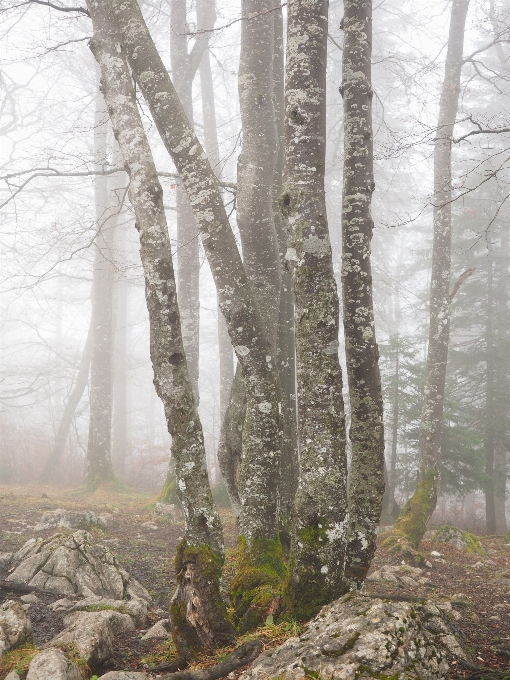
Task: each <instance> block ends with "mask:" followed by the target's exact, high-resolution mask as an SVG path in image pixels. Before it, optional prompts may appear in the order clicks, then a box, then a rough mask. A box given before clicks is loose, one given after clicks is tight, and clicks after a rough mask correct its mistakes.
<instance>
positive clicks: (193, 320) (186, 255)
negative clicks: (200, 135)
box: [159, 0, 215, 503]
mask: <svg viewBox="0 0 510 680" xmlns="http://www.w3.org/2000/svg"><path fill="white" fill-rule="evenodd" d="M170 15H171V38H170V61H171V65H172V74H173V78H174V84H175V89H176V92H177V95H178V97H179V100H180V102H181V105H182V108H183V109H184V113H185V114H186V117H187V119H188V121H189V123H190V125H191V126H193V124H194V122H193V99H192V88H193V80H194V78H195V74H196V72H197V69H198V67H199V64H200V61H201V60H202V57H203V54H204V53H205V51H206V50H207V47H208V44H209V36H210V29H211V28H212V27H213V25H214V21H215V13H214V11H213V12H211V11H210V5H209V4H208V3H207V2H206V0H199V3H198V6H197V15H198V19H199V20H198V22H197V24H198V25H197V36H196V39H195V43H194V46H193V49H192V50H191V52H190V53H188V37H189V36H188V35H187V34H188V33H189V27H188V23H187V12H186V0H170ZM175 191H176V197H175V198H176V212H177V261H178V267H177V294H178V298H179V310H180V314H181V328H182V339H183V342H184V349H185V351H186V360H187V362H188V369H189V373H190V378H191V382H192V385H193V392H194V394H195V400H196V402H197V404H198V402H199V399H200V395H199V389H198V378H199V345H200V342H199V340H200V338H199V330H200V259H199V255H200V253H199V243H198V230H197V225H196V223H195V217H194V215H193V210H192V208H191V206H190V204H189V200H188V197H187V195H186V189H185V188H184V186H183V184H182V181H181V179H180V178H179V179H178V180H177V181H176V187H175ZM174 489H175V479H174V472H173V467H172V465H169V466H168V472H167V476H166V480H165V483H164V485H163V489H162V490H161V493H160V495H159V499H160V500H162V501H166V502H172V503H173V502H174V500H175V499H174Z"/></svg>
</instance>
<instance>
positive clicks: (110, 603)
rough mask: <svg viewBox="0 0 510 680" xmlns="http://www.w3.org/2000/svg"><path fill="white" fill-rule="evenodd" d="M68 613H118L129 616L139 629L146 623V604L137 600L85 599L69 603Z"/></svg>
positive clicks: (95, 597)
mask: <svg viewBox="0 0 510 680" xmlns="http://www.w3.org/2000/svg"><path fill="white" fill-rule="evenodd" d="M70 604H71V606H70V607H69V608H68V609H69V613H71V612H79V611H107V610H113V611H118V612H120V613H121V614H129V616H131V618H132V619H133V621H134V623H135V626H137V627H139V628H141V627H142V626H144V625H145V624H146V622H147V602H146V601H145V600H139V599H138V598H136V599H132V600H113V599H111V598H108V597H97V596H94V597H86V598H85V599H84V600H80V601H79V602H77V603H76V604H73V603H72V602H71V603H70Z"/></svg>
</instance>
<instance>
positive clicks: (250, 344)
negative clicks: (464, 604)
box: [112, 0, 283, 607]
mask: <svg viewBox="0 0 510 680" xmlns="http://www.w3.org/2000/svg"><path fill="white" fill-rule="evenodd" d="M112 5H113V9H114V11H115V14H116V16H117V19H118V22H119V25H120V33H121V38H122V44H123V48H124V49H125V51H126V55H127V58H128V61H129V64H130V66H131V69H132V73H133V76H134V77H135V79H136V81H137V83H138V85H139V87H140V89H141V91H142V94H143V96H144V98H145V100H146V102H147V104H148V106H149V108H150V111H151V114H152V117H153V120H154V122H155V124H156V126H157V128H158V131H159V133H160V135H161V138H162V141H163V142H164V144H165V146H166V148H167V150H168V152H169V153H170V155H171V157H172V159H173V161H174V163H175V165H176V167H177V170H178V172H179V175H180V176H181V178H182V181H183V184H184V187H185V189H186V192H187V195H188V199H189V201H190V204H191V206H192V208H193V212H194V214H195V220H196V223H197V226H198V230H199V233H200V235H201V237H202V243H203V246H204V250H205V252H206V255H207V258H208V260H209V265H210V267H211V272H212V274H213V277H214V281H215V284H216V290H217V293H218V299H219V303H220V307H221V310H222V312H223V315H224V317H225V320H226V322H227V327H228V331H229V335H230V339H231V341H232V345H233V347H234V350H235V352H236V355H237V358H238V360H239V363H240V364H241V366H242V370H243V376H244V379H245V385H246V392H247V408H246V418H245V422H244V428H243V461H242V466H241V470H240V475H239V477H240V485H239V486H240V492H241V493H240V495H241V505H242V512H241V514H240V516H239V540H240V543H241V544H242V545H246V548H247V549H246V551H245V552H244V555H245V559H244V560H243V561H242V563H240V564H239V570H238V574H237V577H236V578H238V581H237V583H238V587H239V590H241V591H243V592H244V591H250V590H252V589H251V588H250V583H251V581H250V578H251V575H252V571H251V568H250V565H253V566H256V567H257V569H258V570H260V571H262V572H266V575H267V579H268V582H270V581H272V580H274V574H275V568H276V566H277V567H278V572H282V571H283V560H282V556H281V550H280V544H279V540H278V526H277V507H278V505H277V485H278V467H279V458H280V429H281V416H280V408H281V402H280V385H279V380H278V373H277V370H276V367H275V363H274V359H273V357H272V350H271V345H270V341H269V339H268V338H267V337H266V334H265V330H264V326H263V323H262V318H261V315H260V312H259V310H258V306H257V302H256V300H255V297H254V295H253V293H252V290H251V287H250V285H249V282H248V278H247V276H246V272H245V269H244V267H243V263H242V261H241V257H240V255H239V251H238V250H237V245H236V241H235V238H234V234H233V232H232V229H231V227H230V224H229V222H228V217H227V214H226V211H225V207H224V205H223V199H222V194H221V191H220V187H219V184H218V181H217V179H216V177H215V175H214V172H213V170H212V168H211V166H210V164H209V162H208V160H207V158H206V156H205V153H204V151H203V149H202V147H201V145H200V143H199V141H198V139H197V137H196V135H195V134H194V132H193V129H192V127H191V125H190V123H189V121H188V120H187V118H186V115H185V113H184V111H183V109H182V106H181V104H180V102H179V99H178V97H177V94H176V92H175V89H174V87H173V84H172V81H171V80H170V77H169V75H168V73H167V71H166V69H165V67H164V64H163V62H162V60H161V58H160V56H159V54H158V52H157V50H156V48H155V46H154V43H153V41H152V38H151V36H150V34H149V32H148V30H147V27H146V25H145V22H144V20H143V17H142V14H141V12H140V8H139V6H138V4H137V2H136V0H113V2H112ZM258 573H260V572H258ZM255 591H257V589H255ZM255 591H252V592H255ZM246 599H250V594H249V592H247V593H246ZM255 607H256V604H255Z"/></svg>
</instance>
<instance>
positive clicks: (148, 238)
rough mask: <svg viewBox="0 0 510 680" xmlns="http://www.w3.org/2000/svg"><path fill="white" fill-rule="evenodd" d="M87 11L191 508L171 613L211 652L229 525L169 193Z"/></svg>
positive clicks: (183, 643) (106, 34) (94, 2)
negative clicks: (211, 462)
mask: <svg viewBox="0 0 510 680" xmlns="http://www.w3.org/2000/svg"><path fill="white" fill-rule="evenodd" d="M88 9H89V11H90V14H91V17H92V22H93V27H94V37H93V40H92V43H91V47H92V51H93V53H94V55H95V57H96V59H97V60H98V62H99V64H100V67H101V73H102V86H103V90H104V93H105V97H106V101H107V103H108V110H109V113H110V118H111V121H112V127H113V130H114V134H115V136H116V138H117V141H118V143H119V146H120V149H121V152H122V155H123V158H124V161H125V163H126V167H127V169H128V173H129V176H130V185H129V199H130V201H131V205H132V206H133V210H134V212H135V216H136V226H137V229H138V231H139V234H140V243H141V250H140V255H141V260H142V266H143V270H144V276H145V293H146V300H147V308H148V311H149V321H150V329H151V360H152V364H153V368H154V384H155V387H156V390H157V392H158V395H159V397H160V398H161V400H162V402H163V405H164V408H165V415H166V420H167V424H168V430H169V432H170V434H171V436H172V452H173V458H174V461H175V468H176V477H177V488H178V493H179V497H180V500H181V502H182V505H183V508H184V517H185V525H186V534H185V538H184V540H183V541H181V543H180V544H179V546H178V549H177V555H176V571H177V581H178V588H177V592H176V594H175V595H174V598H173V600H172V603H171V607H170V612H171V619H172V623H173V627H174V631H173V632H174V641H175V644H176V647H177V649H178V651H179V652H181V654H182V655H184V656H188V655H189V649H191V650H197V649H212V648H214V647H216V646H222V645H224V644H227V643H228V642H229V641H230V639H231V638H232V632H233V631H232V629H231V626H230V625H229V624H228V622H227V618H226V611H225V606H224V604H223V601H222V599H221V595H220V591H219V578H220V576H221V565H222V561H223V537H222V528H221V522H220V518H219V516H218V513H217V511H216V508H215V506H214V503H213V499H212V494H211V490H210V487H209V480H208V477H207V467H206V457H205V446H204V439H203V433H202V426H201V423H200V418H199V416H198V412H197V407H196V402H195V399H194V394H193V387H192V382H191V379H190V377H189V372H188V365H187V361H186V357H185V352H184V345H183V341H182V335H181V325H180V318H179V308H178V305H177V290H176V284H175V277H174V270H173V263H172V253H171V246H170V239H169V236H168V227H167V223H166V217H165V211H164V207H163V192H162V189H161V185H160V183H159V180H158V176H157V172H156V167H155V165H154V160H153V158H152V153H151V150H150V147H149V144H148V141H147V138H146V136H145V132H144V129H143V124H142V121H141V118H140V114H139V112H138V108H137V104H136V97H135V93H134V89H133V86H132V82H131V75H130V72H129V68H128V65H127V62H126V61H125V56H124V54H123V52H122V51H120V50H118V45H119V35H118V33H117V31H116V30H115V20H114V16H113V13H112V9H111V3H110V2H109V0H89V2H88ZM181 111H182V109H181ZM183 115H184V114H183Z"/></svg>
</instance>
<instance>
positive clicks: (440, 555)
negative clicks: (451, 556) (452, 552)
mask: <svg viewBox="0 0 510 680" xmlns="http://www.w3.org/2000/svg"><path fill="white" fill-rule="evenodd" d="M430 554H431V555H432V557H444V555H442V554H441V553H440V552H437V550H431V552H430Z"/></svg>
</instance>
